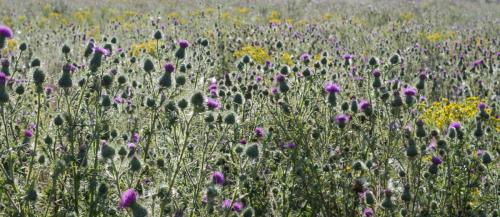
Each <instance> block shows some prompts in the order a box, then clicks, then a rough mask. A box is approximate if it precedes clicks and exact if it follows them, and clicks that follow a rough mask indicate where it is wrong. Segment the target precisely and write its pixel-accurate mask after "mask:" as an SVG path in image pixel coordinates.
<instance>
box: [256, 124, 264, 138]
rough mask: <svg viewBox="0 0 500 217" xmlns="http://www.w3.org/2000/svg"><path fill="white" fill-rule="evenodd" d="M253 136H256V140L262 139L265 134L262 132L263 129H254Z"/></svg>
mask: <svg viewBox="0 0 500 217" xmlns="http://www.w3.org/2000/svg"><path fill="white" fill-rule="evenodd" d="M255 136H257V137H258V138H262V137H264V136H266V133H265V132H264V128H262V127H257V128H255Z"/></svg>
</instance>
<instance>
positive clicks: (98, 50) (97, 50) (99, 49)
mask: <svg viewBox="0 0 500 217" xmlns="http://www.w3.org/2000/svg"><path fill="white" fill-rule="evenodd" d="M94 52H95V53H96V54H100V55H102V56H109V54H110V53H109V51H108V49H106V48H103V47H95V48H94Z"/></svg>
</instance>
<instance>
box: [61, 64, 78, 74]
mask: <svg viewBox="0 0 500 217" xmlns="http://www.w3.org/2000/svg"><path fill="white" fill-rule="evenodd" d="M63 71H67V72H74V71H76V66H75V65H74V64H65V65H64V66H63Z"/></svg>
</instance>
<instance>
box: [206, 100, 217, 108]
mask: <svg viewBox="0 0 500 217" xmlns="http://www.w3.org/2000/svg"><path fill="white" fill-rule="evenodd" d="M207 107H208V108H209V109H218V108H219V107H220V103H219V102H218V101H217V100H216V99H212V98H207Z"/></svg>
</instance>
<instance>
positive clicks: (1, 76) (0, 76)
mask: <svg viewBox="0 0 500 217" xmlns="http://www.w3.org/2000/svg"><path fill="white" fill-rule="evenodd" d="M7 79H8V76H7V75H6V74H5V73H3V72H0V84H5V82H6V81H7Z"/></svg>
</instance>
